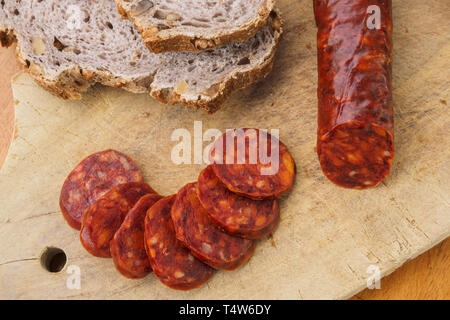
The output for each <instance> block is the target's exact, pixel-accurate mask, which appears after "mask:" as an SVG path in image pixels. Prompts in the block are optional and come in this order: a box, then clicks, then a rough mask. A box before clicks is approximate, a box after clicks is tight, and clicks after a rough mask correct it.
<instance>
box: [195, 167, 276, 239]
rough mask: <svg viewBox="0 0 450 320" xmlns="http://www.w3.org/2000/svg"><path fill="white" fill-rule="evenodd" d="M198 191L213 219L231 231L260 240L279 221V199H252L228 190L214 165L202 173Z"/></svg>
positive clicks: (230, 232)
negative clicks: (218, 176) (215, 170)
mask: <svg viewBox="0 0 450 320" xmlns="http://www.w3.org/2000/svg"><path fill="white" fill-rule="evenodd" d="M197 193H198V198H199V200H200V202H201V204H202V205H203V207H204V208H205V209H206V211H207V212H208V213H209V216H210V217H211V219H212V221H213V222H214V223H215V224H216V225H217V226H219V227H221V228H223V229H224V230H225V231H226V232H228V233H229V234H232V235H235V236H238V237H241V238H246V239H259V238H262V237H264V236H266V235H268V234H269V233H270V232H272V231H273V230H274V229H275V227H276V226H277V225H278V222H279V221H280V208H279V206H278V201H277V200H276V199H264V200H253V199H250V198H247V197H242V196H239V195H237V194H235V193H233V192H231V191H229V190H228V189H227V188H226V187H225V185H224V184H223V183H222V182H221V181H220V180H219V178H217V176H216V175H215V173H214V170H213V168H212V167H211V166H208V167H207V168H206V169H204V170H203V171H202V172H201V173H200V175H199V177H198V185H197Z"/></svg>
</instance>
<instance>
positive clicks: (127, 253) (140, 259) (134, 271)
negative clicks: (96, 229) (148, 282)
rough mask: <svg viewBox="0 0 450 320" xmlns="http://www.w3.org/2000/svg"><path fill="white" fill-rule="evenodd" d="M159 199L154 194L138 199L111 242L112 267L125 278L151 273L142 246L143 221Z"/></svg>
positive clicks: (134, 277) (139, 276) (136, 277)
mask: <svg viewBox="0 0 450 320" xmlns="http://www.w3.org/2000/svg"><path fill="white" fill-rule="evenodd" d="M161 198H162V197H161V196H160V195H158V194H154V193H149V194H146V195H145V196H143V197H142V198H140V199H139V201H138V202H137V203H136V204H135V205H134V207H133V208H132V209H131V210H130V212H128V214H127V216H126V217H125V220H124V221H123V223H122V225H121V226H120V228H119V230H117V232H116V233H115V235H114V238H113V239H112V241H111V256H112V258H113V261H114V265H115V267H116V269H117V270H118V271H119V272H120V273H121V274H122V275H123V276H125V277H127V278H130V279H140V278H144V277H145V276H146V275H147V274H149V273H150V272H151V271H152V268H151V266H150V262H149V261H148V257H147V252H146V251H145V246H144V245H145V243H144V220H145V216H146V215H147V211H148V209H150V207H151V206H153V205H154V204H155V203H156V202H158V200H160V199H161Z"/></svg>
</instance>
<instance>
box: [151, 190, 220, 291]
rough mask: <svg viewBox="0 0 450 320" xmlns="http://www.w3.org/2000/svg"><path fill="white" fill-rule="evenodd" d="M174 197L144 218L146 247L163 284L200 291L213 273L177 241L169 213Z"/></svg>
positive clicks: (159, 202) (155, 271) (161, 203)
mask: <svg viewBox="0 0 450 320" xmlns="http://www.w3.org/2000/svg"><path fill="white" fill-rule="evenodd" d="M175 197H176V196H175V195H173V196H170V197H166V198H164V199H162V200H160V201H158V202H157V203H156V204H155V205H154V206H152V207H151V208H150V209H149V210H148V212H147V217H146V218H145V243H146V248H147V254H148V258H149V260H150V264H151V266H152V268H153V271H154V273H155V275H156V276H157V277H158V279H159V280H161V282H162V283H164V284H165V285H167V286H168V287H170V288H173V289H178V290H191V289H195V288H198V287H200V286H201V285H202V284H204V283H205V282H206V281H208V280H209V279H210V278H211V277H212V275H213V274H214V269H213V268H211V267H209V266H208V265H206V264H204V263H202V262H200V260H197V259H196V258H194V257H193V256H192V254H191V252H190V251H189V250H188V249H187V248H186V247H185V246H184V245H183V244H182V243H181V242H180V241H179V240H177V238H176V235H175V229H174V226H173V222H172V217H171V215H170V211H171V209H172V205H173V203H174V201H175Z"/></svg>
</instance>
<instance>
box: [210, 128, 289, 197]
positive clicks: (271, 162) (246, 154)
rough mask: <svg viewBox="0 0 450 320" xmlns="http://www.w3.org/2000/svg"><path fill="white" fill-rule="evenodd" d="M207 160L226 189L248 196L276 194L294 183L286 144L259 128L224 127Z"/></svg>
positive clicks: (274, 195) (270, 195)
mask: <svg viewBox="0 0 450 320" xmlns="http://www.w3.org/2000/svg"><path fill="white" fill-rule="evenodd" d="M247 142H248V143H247ZM269 155H270V156H269ZM209 160H210V162H211V163H212V167H213V169H214V172H215V174H216V175H217V177H218V178H219V179H220V180H221V181H222V182H223V183H224V184H225V186H226V187H227V188H228V189H229V190H230V191H233V192H234V193H237V194H240V195H244V196H247V197H250V198H252V199H264V198H270V197H272V198H274V197H278V196H279V195H281V194H282V193H284V192H286V191H287V190H289V189H291V187H292V185H293V183H294V177H295V163H294V160H293V158H292V156H291V154H290V153H289V151H288V149H287V147H286V146H285V145H284V144H283V143H282V142H280V141H279V140H278V139H277V138H276V137H273V136H272V135H270V134H268V133H266V132H265V131H262V130H258V129H248V128H246V129H234V130H228V131H227V132H226V133H224V134H223V135H222V136H221V137H219V138H218V139H217V140H216V141H215V143H214V144H213V146H212V148H211V151H210V159H209Z"/></svg>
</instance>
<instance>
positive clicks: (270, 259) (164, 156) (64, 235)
mask: <svg viewBox="0 0 450 320" xmlns="http://www.w3.org/2000/svg"><path fill="white" fill-rule="evenodd" d="M279 5H280V7H281V10H282V12H283V13H284V18H285V20H286V34H285V37H284V41H283V43H282V45H281V48H280V51H279V54H278V57H277V61H276V63H275V66H274V72H273V73H272V75H271V76H270V77H269V78H268V79H266V80H265V81H263V82H262V83H260V84H258V85H254V86H252V87H251V88H248V89H246V90H244V91H242V92H240V93H238V94H236V95H235V96H234V97H233V98H232V99H231V100H230V101H229V102H228V103H227V105H226V107H225V108H224V109H223V110H221V111H219V112H218V113H217V114H215V115H212V116H208V115H204V114H202V113H201V112H198V111H192V110H184V109H182V108H181V107H178V106H165V105H161V104H159V103H157V102H155V101H154V100H152V99H151V98H149V97H148V96H146V95H133V94H129V93H126V92H125V91H121V90H117V89H112V88H104V87H101V86H98V87H95V88H94V89H92V90H90V91H89V92H88V94H87V95H86V96H85V97H84V98H83V100H81V101H71V102H64V101H61V100H59V99H57V98H54V97H53V96H51V95H49V94H48V93H47V92H45V91H44V90H42V89H40V88H39V87H38V86H36V85H35V84H34V82H33V81H32V80H31V79H30V78H29V77H28V76H27V75H25V74H20V75H18V76H17V77H16V78H15V80H14V83H13V91H14V98H15V100H16V110H15V111H16V121H17V126H16V132H15V139H14V141H13V144H12V146H11V149H10V151H9V155H8V158H7V161H6V163H5V165H4V167H3V169H2V171H0V243H1V244H2V254H1V256H0V297H1V298H129V299H130V298H131V299H138V298H144V299H210V298H211V299H212V298H216V299H228V298H230V299H231V298H234V299H258V298H260V299H266V298H267V299H271V298H273V299H282V298H286V299H303V298H305V299H310V298H333V299H334V298H347V297H350V296H352V295H353V294H354V293H356V292H359V291H360V290H361V289H363V288H364V287H365V286H366V280H367V277H368V276H370V275H371V274H370V273H367V271H368V270H369V271H370V270H372V269H371V268H373V267H371V266H376V267H378V268H380V270H381V273H382V275H385V274H388V273H390V272H392V271H393V270H395V269H396V268H397V267H399V266H400V265H401V264H403V263H404V262H405V261H406V260H407V259H411V258H413V257H415V256H417V255H418V254H420V253H421V252H423V251H425V250H427V249H428V248H430V247H432V246H433V245H434V244H436V243H438V242H440V241H442V240H443V239H445V238H446V237H448V236H449V235H450V205H449V200H448V199H449V195H450V183H449V180H450V174H449V172H450V170H449V162H448V161H449V155H450V152H449V148H448V146H449V142H450V139H449V138H448V132H449V130H450V116H449V111H448V106H447V101H449V102H450V89H449V87H450V86H449V84H450V80H449V75H448V70H450V41H449V40H450V25H449V22H448V21H450V16H449V12H450V10H449V9H450V4H449V3H448V1H442V0H432V1H426V2H424V1H420V0H413V1H411V0H410V1H406V0H404V1H395V2H394V23H395V31H394V43H395V52H394V83H393V85H394V101H395V120H396V158H395V161H394V165H393V170H392V173H391V175H390V177H389V178H388V179H387V180H386V181H384V182H383V183H382V184H381V185H380V186H379V187H377V188H374V189H371V190H366V191H355V190H347V189H342V188H339V187H336V186H334V185H333V184H331V183H330V182H329V181H328V180H327V179H326V178H325V177H324V176H323V175H322V173H321V170H320V167H319V164H318V161H317V156H316V154H315V152H314V147H315V139H316V128H317V127H316V117H317V99H316V85H317V80H316V78H317V69H316V50H315V31H316V30H315V26H314V21H313V14H312V5H311V1H288V0H284V1H281V0H280V1H279ZM194 121H201V123H202V131H203V132H205V131H206V130H207V129H211V128H217V129H220V130H222V131H224V130H225V129H227V128H235V127H258V128H266V129H280V137H281V140H282V141H284V142H285V144H287V146H288V147H289V148H290V150H291V152H292V154H293V156H294V158H295V160H296V163H297V169H298V175H297V180H296V183H295V186H294V189H293V190H292V192H291V193H290V194H289V195H287V196H285V197H284V198H283V199H282V201H281V212H282V221H281V224H280V226H279V228H278V229H277V231H276V232H275V233H274V235H273V237H271V238H269V239H263V240H261V241H259V243H258V247H257V250H256V252H255V255H254V257H253V258H252V259H251V260H250V262H249V263H247V264H246V265H245V266H243V267H242V268H240V269H239V270H236V271H233V272H225V271H220V272H218V273H217V274H216V275H215V276H214V277H213V279H212V280H211V281H210V282H209V283H208V284H207V285H206V286H204V287H202V288H200V289H197V290H194V291H190V292H178V291H173V290H170V289H168V288H166V287H164V286H163V285H162V284H160V283H159V281H158V280H157V279H156V278H155V277H154V276H153V275H150V276H148V277H147V278H145V279H143V280H134V281H133V280H127V279H125V278H123V277H121V276H120V275H119V274H118V273H117V272H116V271H115V270H114V266H113V264H112V261H111V260H109V259H99V258H94V257H91V256H89V254H88V253H87V252H85V251H84V249H83V248H82V247H81V244H80V243H79V240H78V233H77V232H76V231H75V230H72V229H71V228H69V227H68V226H67V224H66V223H65V222H64V220H63V218H62V216H61V214H60V212H59V207H58V197H59V191H60V188H61V185H62V183H63V181H64V179H65V177H66V176H67V174H68V173H69V172H70V171H71V170H72V168H73V167H74V166H75V165H76V164H77V163H78V162H79V161H80V160H81V159H82V158H84V157H85V156H87V155H89V154H91V153H93V152H96V151H99V150H103V149H107V148H115V149H118V150H120V151H123V152H125V153H127V154H129V155H130V156H131V157H133V158H134V159H135V160H136V162H137V163H138V165H139V166H140V167H141V168H142V170H143V172H144V174H145V179H146V181H147V182H149V183H150V184H151V185H152V186H153V187H154V188H155V189H156V190H157V191H159V192H160V193H161V194H167V195H168V194H172V193H175V192H176V191H177V190H178V189H179V188H181V187H182V186H183V185H184V184H185V183H188V182H191V181H195V180H196V178H197V175H198V173H199V172H200V171H201V169H202V168H204V167H205V165H204V164H202V165H180V166H177V165H175V164H174V163H173V162H172V161H171V151H172V149H173V147H174V146H175V145H176V144H177V143H178V142H176V141H171V135H172V133H173V131H174V130H176V129H182V128H184V129H187V130H188V131H189V132H190V133H191V135H192V136H193V134H194ZM206 145H207V143H206V142H205V143H204V146H206ZM46 247H57V248H61V249H62V250H64V252H65V253H66V255H67V259H68V260H67V264H66V267H65V268H64V269H63V270H62V271H61V272H59V273H49V272H48V271H46V270H45V269H44V268H43V267H42V266H41V263H40V260H41V259H40V258H41V254H42V252H43V250H44V248H46ZM73 266H76V267H79V270H80V276H81V288H80V289H69V288H68V287H67V280H68V279H69V277H70V274H69V273H68V271H71V270H73Z"/></svg>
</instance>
